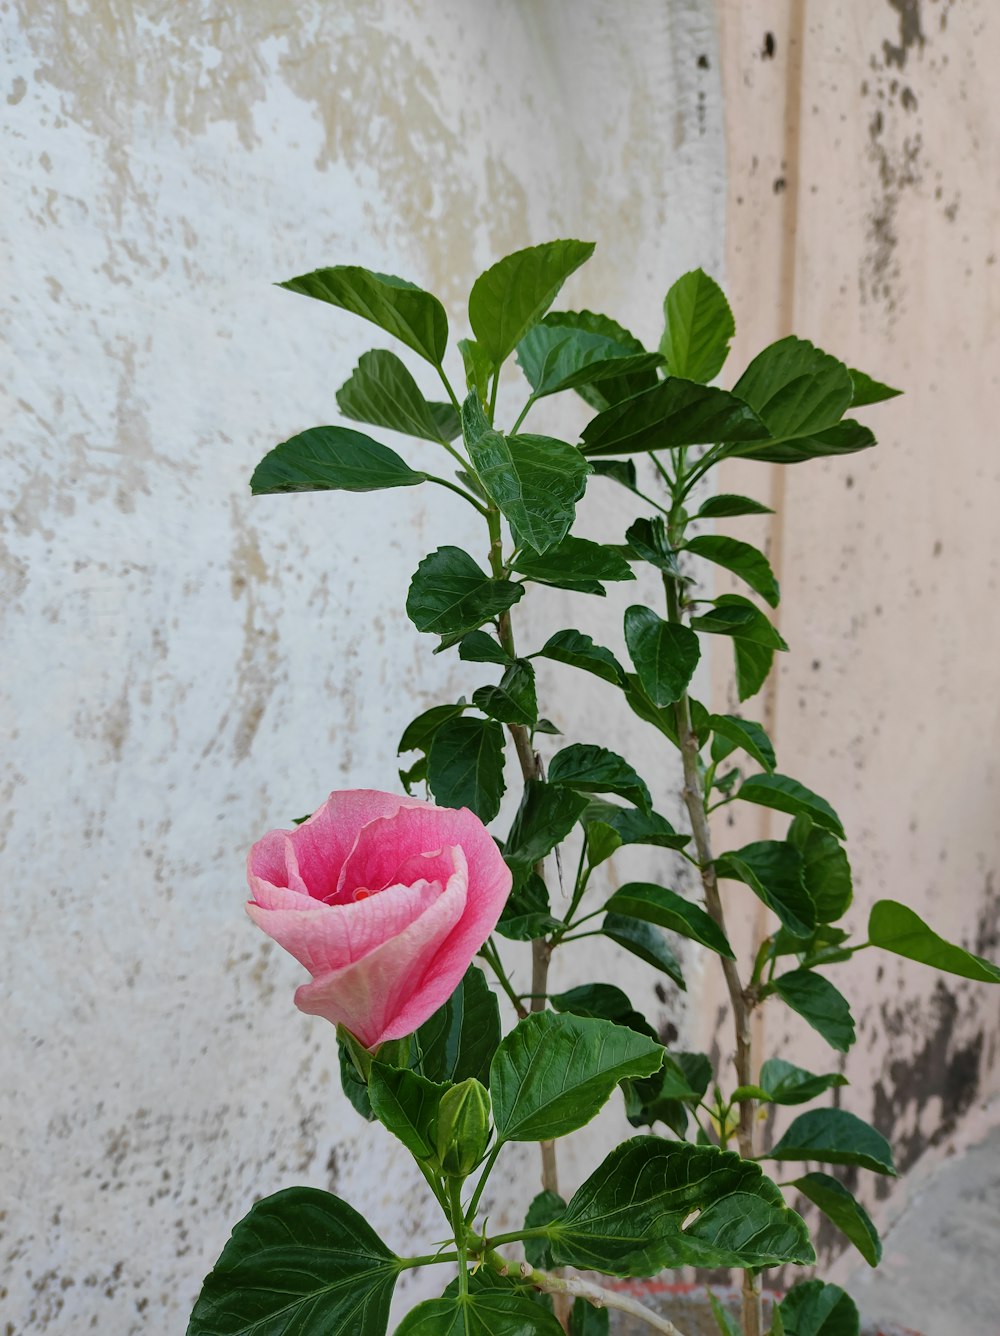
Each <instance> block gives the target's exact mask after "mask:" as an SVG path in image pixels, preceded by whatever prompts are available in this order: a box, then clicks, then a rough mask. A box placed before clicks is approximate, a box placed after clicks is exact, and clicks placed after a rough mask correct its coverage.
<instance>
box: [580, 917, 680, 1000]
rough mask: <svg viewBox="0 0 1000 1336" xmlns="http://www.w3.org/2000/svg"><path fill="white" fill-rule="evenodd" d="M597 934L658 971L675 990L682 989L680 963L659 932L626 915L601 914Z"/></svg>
mask: <svg viewBox="0 0 1000 1336" xmlns="http://www.w3.org/2000/svg"><path fill="white" fill-rule="evenodd" d="M601 931H602V932H603V933H604V935H605V937H607V938H608V939H609V940H610V941H612V942H614V943H615V944H616V945H617V946H620V947H623V948H624V949H625V950H626V951H631V952H632V954H633V955H634V956H638V957H639V959H640V960H644V961H645V962H646V964H647V965H652V967H653V968H654V969H656V970H662V971H663V973H664V974H665V975H666V976H667V978H668V979H672V980H673V981H674V983H675V984H676V985H677V987H678V988H681V989H685V988H686V987H687V984H685V982H684V975H683V974H682V973H681V967H680V962H679V961H678V959H677V957H676V956H675V955H674V953H673V951H671V949H670V947H669V946H668V945H667V940H666V938H665V937H664V936H663V933H662V932H660V930H659V928H656V927H654V926H653V925H652V924H651V923H647V922H645V921H644V920H643V919H637V918H631V917H629V916H628V915H626V914H605V916H604V922H603V923H602V925H601Z"/></svg>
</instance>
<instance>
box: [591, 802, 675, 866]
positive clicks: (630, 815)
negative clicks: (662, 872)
mask: <svg viewBox="0 0 1000 1336" xmlns="http://www.w3.org/2000/svg"><path fill="white" fill-rule="evenodd" d="M584 825H585V826H586V827H587V839H588V851H587V860H588V862H589V863H590V866H591V867H596V866H597V865H598V863H603V862H604V860H605V858H610V857H611V855H612V854H613V853H614V852H615V851H616V850H617V849H620V848H621V847H622V845H626V844H652V845H655V846H656V847H658V848H660V849H683V848H684V846H685V845H686V844H690V842H691V836H690V835H679V834H678V833H677V831H676V830H674V828H673V826H672V825H671V824H670V822H669V821H668V820H667V819H666V817H662V816H660V815H659V814H658V813H656V812H640V811H639V810H638V808H635V807H617V806H616V805H615V804H614V803H609V802H604V801H602V800H601V799H599V798H598V799H594V800H592V801H591V802H590V803H589V804H588V805H587V810H586V812H585V814H584ZM598 853H601V854H602V856H601V857H598V856H597V855H598Z"/></svg>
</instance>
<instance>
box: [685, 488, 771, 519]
mask: <svg viewBox="0 0 1000 1336" xmlns="http://www.w3.org/2000/svg"><path fill="white" fill-rule="evenodd" d="M773 514H774V511H773V510H772V509H771V507H770V506H765V505H763V504H762V503H761V502H760V501H754V500H753V499H752V498H751V497H749V496H736V495H734V494H733V493H732V492H719V493H718V494H717V495H716V496H710V497H709V498H708V500H707V501H706V502H705V504H704V505H703V506H702V507H701V509H700V510H699V511H698V513H697V515H695V517H694V518H695V519H696V520H724V519H730V518H732V517H733V516H736V515H773Z"/></svg>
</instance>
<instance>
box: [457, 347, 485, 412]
mask: <svg viewBox="0 0 1000 1336" xmlns="http://www.w3.org/2000/svg"><path fill="white" fill-rule="evenodd" d="M458 350H459V352H460V353H461V354H462V362H463V364H464V366H465V388H466V389H467V390H475V392H476V395H477V396H478V398H479V401H480V403H484V404H485V403H486V401H487V400H488V399H489V397H490V372H491V371H492V369H493V368H492V364H491V363H490V357H489V353H488V352H487V351H486V349H485V348H483V347H482V345H481V344H478V343H476V341H475V340H474V339H459V341H458Z"/></svg>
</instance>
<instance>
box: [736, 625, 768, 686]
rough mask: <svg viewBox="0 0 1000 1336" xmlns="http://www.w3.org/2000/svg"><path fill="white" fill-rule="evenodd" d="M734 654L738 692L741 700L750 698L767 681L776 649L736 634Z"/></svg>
mask: <svg viewBox="0 0 1000 1336" xmlns="http://www.w3.org/2000/svg"><path fill="white" fill-rule="evenodd" d="M733 654H734V656H735V661H736V690H737V694H738V696H739V698H740V700H741V701H745V700H750V698H751V697H752V696H756V694H757V692H758V691H759V690H760V689H761V687H762V686H763V685H764V683H765V682H766V681H767V677H768V674H769V673H770V671H771V665H772V663H773V662H774V650H773V649H770V648H769V647H768V646H767V645H759V644H757V643H755V642H754V641H752V640H743V639H742V638H741V637H738V636H736V637H734V638H733Z"/></svg>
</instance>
